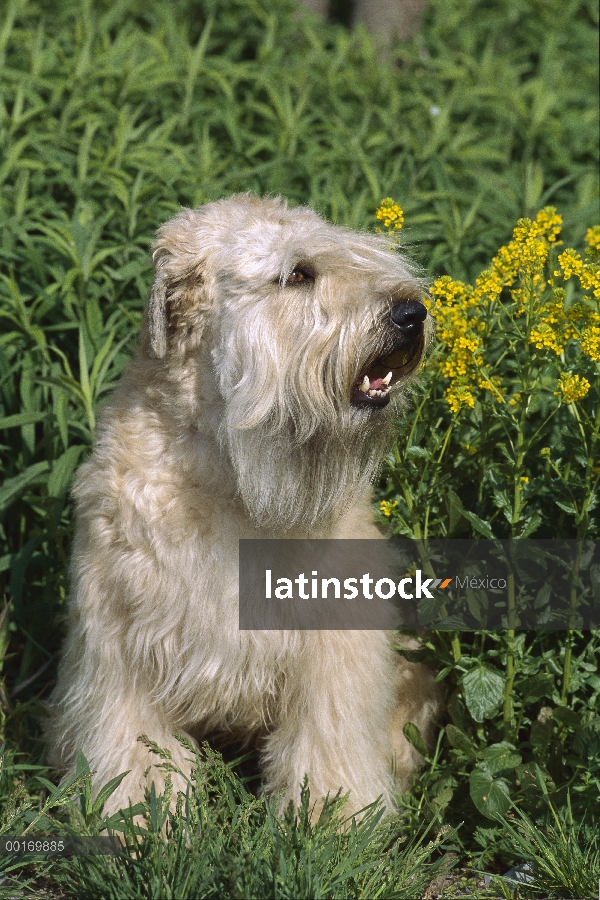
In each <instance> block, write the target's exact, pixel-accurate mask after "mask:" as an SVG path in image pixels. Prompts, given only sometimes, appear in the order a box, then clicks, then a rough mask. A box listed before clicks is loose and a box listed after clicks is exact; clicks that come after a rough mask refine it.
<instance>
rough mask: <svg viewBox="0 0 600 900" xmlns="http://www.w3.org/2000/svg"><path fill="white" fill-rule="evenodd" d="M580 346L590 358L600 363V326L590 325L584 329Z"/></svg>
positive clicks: (580, 337) (580, 338)
mask: <svg viewBox="0 0 600 900" xmlns="http://www.w3.org/2000/svg"><path fill="white" fill-rule="evenodd" d="M579 344H580V346H581V349H582V351H583V352H584V353H585V355H586V356H589V358H590V359H592V360H593V361H594V362H597V363H600V327H598V325H588V326H586V327H585V328H582V330H581V334H580V335H579Z"/></svg>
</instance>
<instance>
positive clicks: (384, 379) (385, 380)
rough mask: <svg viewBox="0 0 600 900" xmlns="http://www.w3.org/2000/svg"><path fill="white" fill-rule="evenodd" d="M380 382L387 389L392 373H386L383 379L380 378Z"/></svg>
mask: <svg viewBox="0 0 600 900" xmlns="http://www.w3.org/2000/svg"><path fill="white" fill-rule="evenodd" d="M381 380H382V382H383V383H384V384H385V386H386V387H388V386H389V383H390V381H391V380H392V373H391V372H388V373H387V375H386V376H385V378H382V379H381Z"/></svg>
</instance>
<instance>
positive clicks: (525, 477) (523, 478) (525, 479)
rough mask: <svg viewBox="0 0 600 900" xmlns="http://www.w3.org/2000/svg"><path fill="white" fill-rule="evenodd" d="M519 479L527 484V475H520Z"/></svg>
mask: <svg viewBox="0 0 600 900" xmlns="http://www.w3.org/2000/svg"><path fill="white" fill-rule="evenodd" d="M521 481H522V482H523V484H529V478H528V477H527V475H521Z"/></svg>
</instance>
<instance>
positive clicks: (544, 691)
mask: <svg viewBox="0 0 600 900" xmlns="http://www.w3.org/2000/svg"><path fill="white" fill-rule="evenodd" d="M553 687H554V677H553V676H552V675H533V676H532V677H531V678H524V679H523V681H520V682H518V684H517V685H516V690H517V692H518V693H519V694H520V695H521V697H522V698H523V700H539V698H540V697H551V696H552V689H553Z"/></svg>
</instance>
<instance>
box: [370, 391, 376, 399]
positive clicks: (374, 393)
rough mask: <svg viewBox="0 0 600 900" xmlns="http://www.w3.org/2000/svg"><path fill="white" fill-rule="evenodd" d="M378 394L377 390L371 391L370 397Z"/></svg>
mask: <svg viewBox="0 0 600 900" xmlns="http://www.w3.org/2000/svg"><path fill="white" fill-rule="evenodd" d="M376 396H377V391H375V390H370V391H369V397H376Z"/></svg>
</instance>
